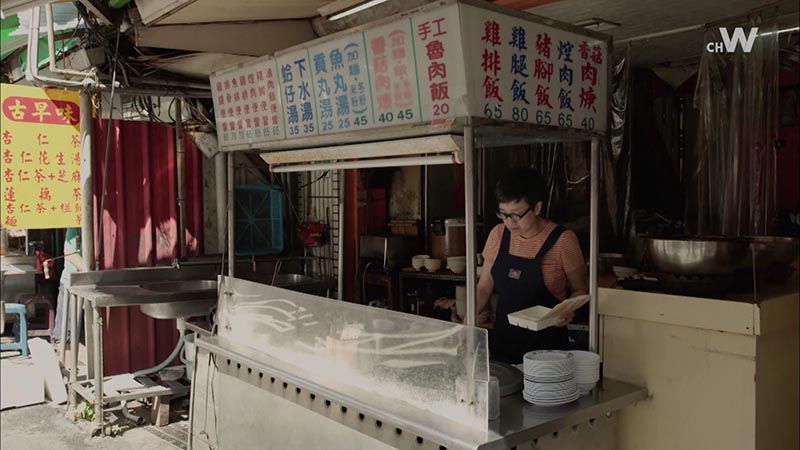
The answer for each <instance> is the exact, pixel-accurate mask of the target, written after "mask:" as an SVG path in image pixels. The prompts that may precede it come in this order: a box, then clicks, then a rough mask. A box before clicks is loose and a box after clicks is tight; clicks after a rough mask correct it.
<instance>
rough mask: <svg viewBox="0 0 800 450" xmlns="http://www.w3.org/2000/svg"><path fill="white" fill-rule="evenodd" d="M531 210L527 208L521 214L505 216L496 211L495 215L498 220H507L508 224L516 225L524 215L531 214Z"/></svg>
mask: <svg viewBox="0 0 800 450" xmlns="http://www.w3.org/2000/svg"><path fill="white" fill-rule="evenodd" d="M531 209H533V208H530V207H529V208H528V209H526V210H525V212H524V213H522V214H514V213H511V214H506V213H504V212H500V211H497V213H496V214H497V218H498V219H500V220H508V221H509V222H514V223H516V222H519V221H520V220H522V218H523V217H525V215H526V214H528V213H529V212H531Z"/></svg>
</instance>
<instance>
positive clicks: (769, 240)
mask: <svg viewBox="0 0 800 450" xmlns="http://www.w3.org/2000/svg"><path fill="white" fill-rule="evenodd" d="M642 240H643V241H644V248H645V257H646V259H647V260H649V262H651V263H652V264H653V268H654V269H655V270H656V271H657V272H662V273H667V274H675V275H697V276H716V275H732V274H735V273H737V272H749V273H752V272H753V269H754V268H755V271H756V272H763V271H767V270H771V269H774V268H775V267H776V266H780V267H786V266H788V265H789V264H791V263H792V262H793V261H794V260H796V259H797V254H798V243H800V240H798V239H795V238H780V237H741V238H726V237H686V236H676V237H651V236H642ZM751 249H752V251H751ZM754 260H755V263H754Z"/></svg>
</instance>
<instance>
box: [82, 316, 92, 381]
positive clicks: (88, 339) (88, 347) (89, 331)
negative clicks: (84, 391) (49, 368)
mask: <svg viewBox="0 0 800 450" xmlns="http://www.w3.org/2000/svg"><path fill="white" fill-rule="evenodd" d="M83 323H84V326H85V327H86V328H85V330H84V332H85V333H86V379H88V380H91V379H92V378H94V308H93V307H92V304H91V302H89V301H88V300H84V302H83Z"/></svg>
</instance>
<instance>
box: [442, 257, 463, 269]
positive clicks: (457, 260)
mask: <svg viewBox="0 0 800 450" xmlns="http://www.w3.org/2000/svg"><path fill="white" fill-rule="evenodd" d="M452 264H459V265H461V264H463V265H465V266H466V265H467V257H466V256H449V257H448V258H447V267H450V266H451V265H452Z"/></svg>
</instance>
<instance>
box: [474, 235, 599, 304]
mask: <svg viewBox="0 0 800 450" xmlns="http://www.w3.org/2000/svg"><path fill="white" fill-rule="evenodd" d="M555 228H556V224H555V223H553V222H548V223H547V225H545V227H544V229H542V231H540V232H539V233H538V234H537V235H536V236H533V237H531V238H524V237H522V236H514V235H512V236H511V242H510V243H509V248H508V251H509V253H511V255H513V256H518V257H520V258H530V259H533V258H535V257H536V254H537V253H539V249H541V248H542V245H544V243H545V241H546V240H547V237H548V236H549V235H550V233H551V232H552V231H553V230H554V229H555ZM504 231H505V226H504V225H503V224H502V223H501V224H498V225H497V226H496V227H494V229H492V231H491V233H489V237H488V238H487V239H486V246H485V247H484V248H483V258H484V263H483V265H484V267H487V268H488V267H489V266H490V265H493V264H494V261H495V260H496V259H497V252H498V251H499V250H500V242H501V241H502V239H503V232H504ZM584 264H585V263H584V260H583V252H582V251H581V247H580V244H579V243H578V236H576V235H575V233H574V232H573V231H570V230H566V231H564V233H562V234H561V236H560V237H559V238H558V240H557V241H556V243H555V245H553V248H552V249H550V251H549V252H547V254H546V255H545V256H544V258H543V259H542V277H543V278H544V284H545V286H547V289H548V290H549V291H550V292H551V293H552V294H553V296H555V297H556V298H557V299H559V300H564V299H565V298H567V293H568V292H569V286H568V284H569V283H568V281H567V274H568V273H570V272H574V271H576V270H578V269H582V268H584V267H585V265H584Z"/></svg>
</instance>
